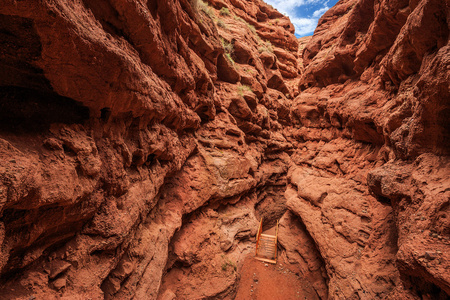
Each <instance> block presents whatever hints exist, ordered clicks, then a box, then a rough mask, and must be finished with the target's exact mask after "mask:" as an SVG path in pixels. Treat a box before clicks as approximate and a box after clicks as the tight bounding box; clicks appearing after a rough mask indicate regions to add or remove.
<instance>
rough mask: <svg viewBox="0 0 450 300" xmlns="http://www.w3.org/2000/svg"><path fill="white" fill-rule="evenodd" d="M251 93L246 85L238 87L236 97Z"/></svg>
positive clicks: (250, 89)
mask: <svg viewBox="0 0 450 300" xmlns="http://www.w3.org/2000/svg"><path fill="white" fill-rule="evenodd" d="M245 91H247V92H253V90H252V88H251V87H249V86H248V85H245V84H243V85H238V95H239V96H241V97H244V92H245Z"/></svg>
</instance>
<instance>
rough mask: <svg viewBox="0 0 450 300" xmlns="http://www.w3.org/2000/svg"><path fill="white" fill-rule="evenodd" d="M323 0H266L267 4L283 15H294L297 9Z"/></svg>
mask: <svg viewBox="0 0 450 300" xmlns="http://www.w3.org/2000/svg"><path fill="white" fill-rule="evenodd" d="M320 1H321V0H265V2H266V3H268V4H270V5H272V6H273V7H275V8H276V9H277V10H278V11H280V12H281V13H285V14H288V15H292V14H293V13H295V8H297V7H300V6H304V5H308V4H312V3H317V2H320Z"/></svg>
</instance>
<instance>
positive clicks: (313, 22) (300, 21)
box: [290, 18, 319, 36]
mask: <svg viewBox="0 0 450 300" xmlns="http://www.w3.org/2000/svg"><path fill="white" fill-rule="evenodd" d="M290 19H291V22H292V24H294V27H295V33H296V34H298V35H301V36H305V35H311V34H312V33H313V32H314V29H316V26H317V22H318V21H319V19H318V18H290Z"/></svg>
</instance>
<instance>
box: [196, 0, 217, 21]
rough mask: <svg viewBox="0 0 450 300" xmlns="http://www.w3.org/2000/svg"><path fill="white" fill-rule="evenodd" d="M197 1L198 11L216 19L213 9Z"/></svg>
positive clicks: (200, 0)
mask: <svg viewBox="0 0 450 300" xmlns="http://www.w3.org/2000/svg"><path fill="white" fill-rule="evenodd" d="M197 1H198V5H197V6H198V9H200V10H201V11H203V12H204V13H205V14H206V15H208V16H209V17H210V18H211V19H214V17H215V16H214V12H213V10H212V8H211V7H210V6H209V5H208V4H207V3H205V2H203V1H202V0H197ZM198 9H197V10H198Z"/></svg>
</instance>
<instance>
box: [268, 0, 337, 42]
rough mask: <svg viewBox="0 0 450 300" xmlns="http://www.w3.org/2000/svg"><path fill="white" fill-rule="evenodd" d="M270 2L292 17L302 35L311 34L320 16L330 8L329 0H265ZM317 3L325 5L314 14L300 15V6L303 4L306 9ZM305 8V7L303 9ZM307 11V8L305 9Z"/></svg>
mask: <svg viewBox="0 0 450 300" xmlns="http://www.w3.org/2000/svg"><path fill="white" fill-rule="evenodd" d="M264 1H265V2H267V3H268V4H270V5H272V6H273V7H275V8H276V9H277V10H278V11H280V12H281V13H283V14H286V15H288V16H289V18H290V19H291V22H292V24H294V27H295V33H296V34H297V35H300V36H305V35H311V34H312V33H313V32H314V29H315V28H316V26H317V23H318V21H319V18H320V17H321V16H322V15H323V13H325V12H326V11H327V10H328V9H330V8H329V7H328V3H329V0H328V1H326V0H264ZM311 4H315V5H314V6H315V7H317V4H319V5H320V4H321V5H323V7H322V8H320V9H318V10H316V11H314V12H313V13H312V15H307V16H300V15H299V13H298V11H299V7H301V6H303V7H304V9H306V11H307V9H308V5H311ZM302 10H303V9H302ZM303 11H305V10H303Z"/></svg>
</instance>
